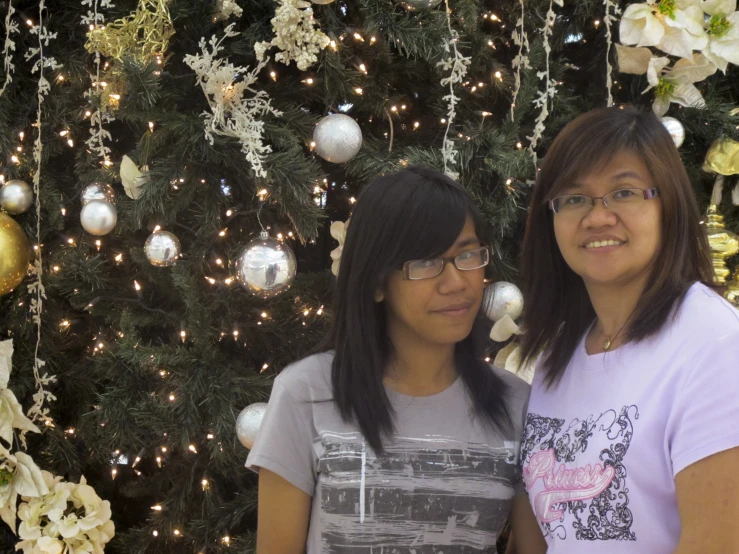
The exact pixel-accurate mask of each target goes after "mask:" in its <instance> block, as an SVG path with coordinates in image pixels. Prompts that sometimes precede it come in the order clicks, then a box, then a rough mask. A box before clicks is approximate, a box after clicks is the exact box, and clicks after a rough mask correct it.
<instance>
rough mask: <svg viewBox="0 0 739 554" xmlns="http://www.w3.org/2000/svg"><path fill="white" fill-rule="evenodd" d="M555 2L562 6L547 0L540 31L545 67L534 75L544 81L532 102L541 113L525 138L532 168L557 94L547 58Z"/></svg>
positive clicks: (561, 3)
mask: <svg viewBox="0 0 739 554" xmlns="http://www.w3.org/2000/svg"><path fill="white" fill-rule="evenodd" d="M555 2H556V3H557V5H558V6H560V7H561V6H564V0H549V10H548V11H547V15H546V21H545V22H544V27H543V29H542V35H543V38H544V51H545V52H546V57H545V60H546V65H545V70H544V71H538V72H537V73H536V76H537V77H539V79H541V80H543V81H544V90H540V91H539V94H538V96H537V97H536V99H535V100H534V106H536V107H538V108H541V111H540V112H539V115H538V116H537V118H536V125H534V132H533V134H532V135H531V136H530V137H526V138H527V139H529V147H528V150H529V153H530V154H531V157H532V159H533V160H534V166H536V146H537V145H538V144H539V139H541V137H542V135H543V134H544V130H545V129H546V126H545V125H544V122H545V121H546V120H547V117H548V116H549V101H550V100H551V99H552V98H554V96H555V95H556V94H557V81H555V80H554V79H550V77H549V56H550V55H551V53H552V46H551V44H549V37H550V36H552V32H553V30H552V29H553V28H554V22H555V20H556V14H555V13H554V9H553V8H554V3H555Z"/></svg>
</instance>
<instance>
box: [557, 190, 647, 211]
mask: <svg viewBox="0 0 739 554" xmlns="http://www.w3.org/2000/svg"><path fill="white" fill-rule="evenodd" d="M658 196H659V190H657V189H656V188H651V189H646V190H645V189H637V188H634V189H620V190H614V191H613V192H609V193H608V194H606V195H605V196H587V195H585V194H565V195H563V196H557V197H556V198H553V199H552V200H550V201H549V207H550V208H551V209H552V211H553V212H554V213H555V214H563V215H574V216H578V215H585V214H587V213H588V212H590V210H592V209H593V208H594V207H595V201H596V200H602V201H603V205H604V206H605V207H606V208H608V209H609V210H611V211H613V212H614V213H621V212H624V211H629V210H631V209H634V208H637V209H638V208H639V207H640V206H641V205H642V204H643V203H644V201H645V200H651V199H652V198H657V197H658Z"/></svg>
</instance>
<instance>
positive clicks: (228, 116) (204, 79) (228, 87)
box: [185, 23, 282, 177]
mask: <svg viewBox="0 0 739 554" xmlns="http://www.w3.org/2000/svg"><path fill="white" fill-rule="evenodd" d="M233 28H234V24H233V23H232V24H231V25H229V26H228V27H226V29H225V31H224V32H225V35H224V36H223V37H222V38H221V39H220V40H219V39H217V38H216V37H215V36H213V37H212V38H211V39H210V43H209V45H210V50H208V45H207V44H206V42H205V39H200V49H201V50H202V54H198V55H194V56H192V55H187V56H185V63H186V64H187V65H188V66H190V69H192V70H193V71H194V72H195V74H196V75H197V77H198V80H197V83H198V84H199V85H200V87H201V88H202V89H203V93H204V94H205V98H206V99H207V100H208V104H209V105H210V109H211V112H210V113H207V112H206V113H204V114H203V119H204V127H205V138H207V139H208V142H210V144H211V145H213V144H214V135H219V136H225V137H230V138H235V139H237V140H238V141H239V142H240V143H241V151H242V152H243V153H244V154H245V155H246V161H248V162H249V163H250V164H251V167H252V170H253V171H254V173H255V174H256V176H257V177H266V176H267V171H266V169H264V163H265V155H266V154H269V153H270V152H272V148H271V147H270V146H269V145H266V144H264V120H265V118H266V116H267V115H268V114H272V115H274V116H276V117H279V116H281V115H282V112H279V111H278V110H276V109H275V108H273V107H272V104H271V101H270V98H269V96H268V95H267V93H266V92H265V91H263V90H256V89H255V88H254V85H255V84H256V83H257V80H258V78H259V72H260V71H261V70H262V69H264V67H265V66H266V62H265V61H263V62H260V63H259V65H258V66H257V67H256V68H254V69H253V70H250V69H249V68H248V67H241V66H235V65H233V64H230V63H228V60H221V59H218V58H217V56H218V54H219V53H220V52H221V51H222V50H223V46H222V45H221V44H222V43H223V41H224V40H225V39H226V38H228V37H235V36H237V35H238V33H236V32H235V31H234V30H233ZM237 76H240V80H239V82H237V83H235V82H234V79H235V78H236V77H237Z"/></svg>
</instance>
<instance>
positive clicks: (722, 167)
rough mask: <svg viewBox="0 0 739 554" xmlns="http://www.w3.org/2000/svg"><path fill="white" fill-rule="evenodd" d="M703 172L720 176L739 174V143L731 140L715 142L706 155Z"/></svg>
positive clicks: (724, 139)
mask: <svg viewBox="0 0 739 554" xmlns="http://www.w3.org/2000/svg"><path fill="white" fill-rule="evenodd" d="M703 171H707V172H709V173H718V174H719V175H736V174H737V173H739V142H737V141H735V140H732V139H730V138H720V139H718V140H716V141H714V143H713V144H712V145H711V147H710V148H709V149H708V153H707V154H706V160H705V162H704V163H703Z"/></svg>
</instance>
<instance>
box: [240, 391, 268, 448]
mask: <svg viewBox="0 0 739 554" xmlns="http://www.w3.org/2000/svg"><path fill="white" fill-rule="evenodd" d="M266 411H267V404H265V403H264V402H256V403H255V404H252V405H250V406H247V407H246V408H244V409H243V410H241V413H240V414H239V417H237V418H236V436H237V437H238V438H239V442H241V444H243V445H244V446H246V447H247V448H248V449H250V450H251V447H252V446H254V441H255V440H256V438H257V432H258V431H259V427H261V425H262V420H263V419H264V413H265V412H266Z"/></svg>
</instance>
